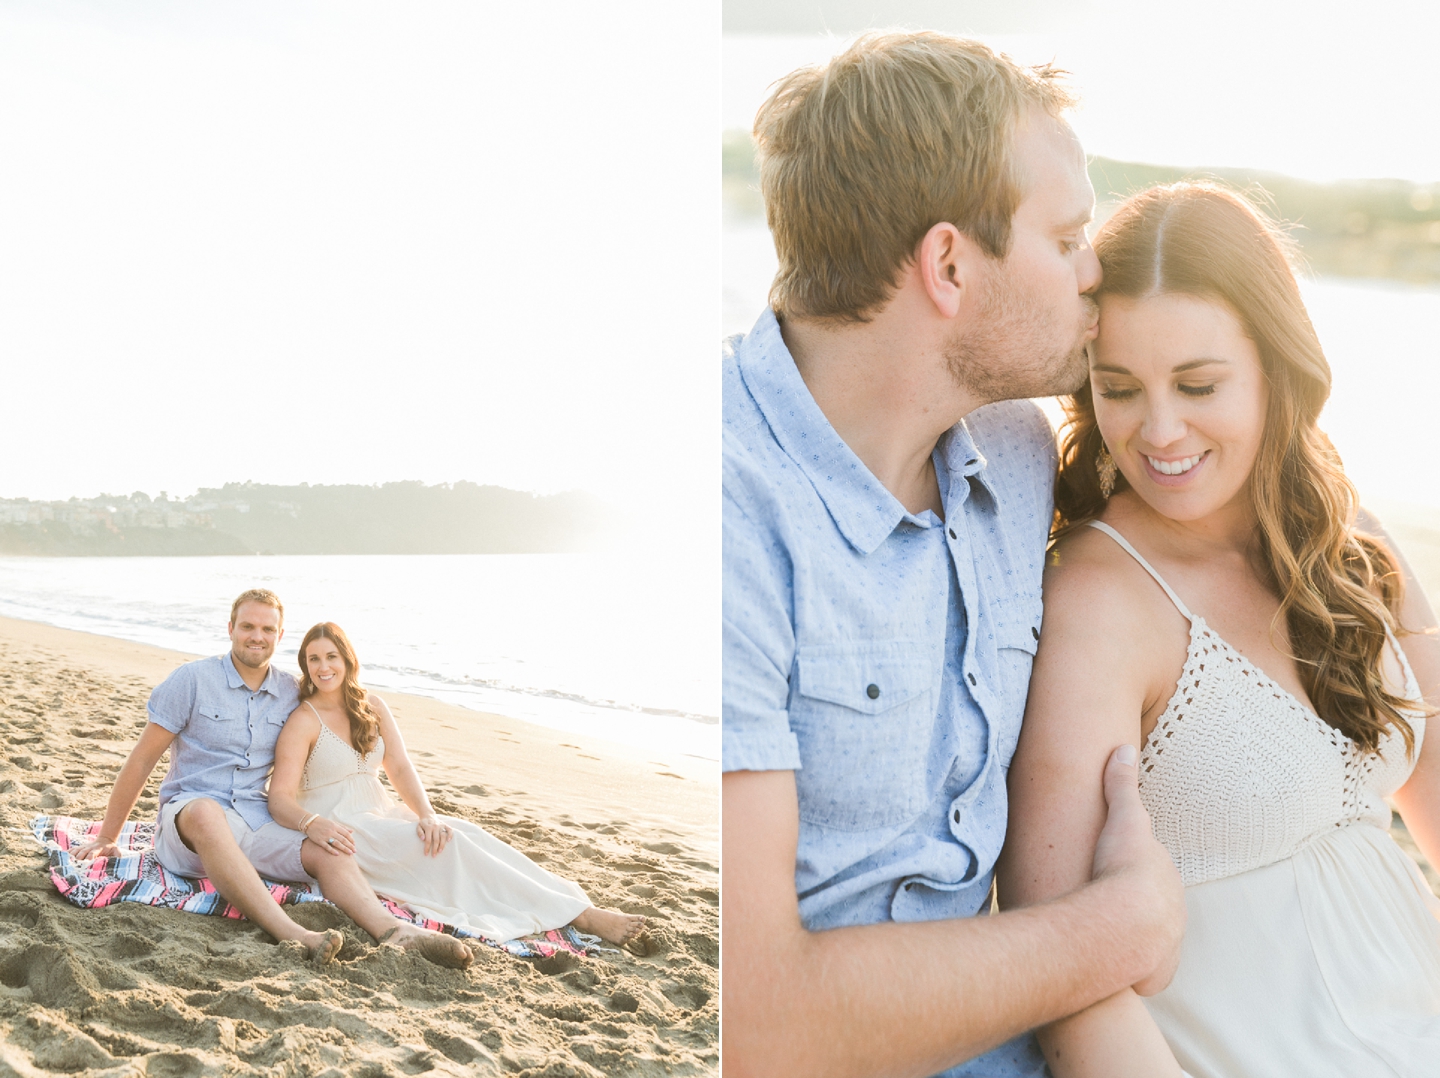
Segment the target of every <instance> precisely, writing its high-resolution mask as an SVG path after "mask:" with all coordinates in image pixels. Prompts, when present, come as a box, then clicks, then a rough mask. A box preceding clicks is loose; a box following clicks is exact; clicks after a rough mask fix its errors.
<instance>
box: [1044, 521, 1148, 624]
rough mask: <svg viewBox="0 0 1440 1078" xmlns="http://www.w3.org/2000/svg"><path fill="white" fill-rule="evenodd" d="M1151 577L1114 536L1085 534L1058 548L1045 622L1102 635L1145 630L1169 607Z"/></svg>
mask: <svg viewBox="0 0 1440 1078" xmlns="http://www.w3.org/2000/svg"><path fill="white" fill-rule="evenodd" d="M1169 605H1170V604H1169V601H1168V600H1167V599H1166V598H1165V594H1164V593H1163V592H1162V591H1160V589H1159V588H1158V587H1157V586H1156V585H1155V582H1154V581H1153V580H1152V579H1151V578H1150V575H1149V574H1148V573H1147V572H1146V571H1145V570H1144V569H1143V568H1141V566H1140V563H1139V562H1137V561H1136V560H1135V559H1134V558H1132V557H1131V556H1130V555H1129V554H1128V553H1126V551H1125V550H1124V549H1123V548H1122V547H1121V546H1120V544H1119V543H1117V542H1115V540H1114V539H1112V538H1111V537H1110V536H1108V535H1106V534H1105V533H1104V532H1102V531H1100V530H1099V529H1097V528H1081V529H1079V530H1078V531H1074V532H1071V533H1070V534H1069V535H1067V536H1065V537H1064V538H1062V539H1061V540H1060V541H1059V542H1058V543H1056V544H1055V547H1054V549H1052V550H1051V552H1050V558H1049V560H1048V563H1047V564H1046V567H1045V618H1046V620H1047V621H1048V620H1050V619H1051V618H1052V617H1056V618H1058V619H1060V620H1065V621H1068V620H1070V619H1072V618H1078V619H1083V620H1084V621H1085V622H1086V623H1088V624H1090V625H1091V626H1093V627H1094V628H1096V629H1111V630H1124V629H1141V628H1143V626H1144V625H1146V624H1147V623H1150V622H1152V620H1153V618H1154V616H1155V613H1156V611H1157V610H1162V609H1163V608H1165V607H1168V606H1169Z"/></svg>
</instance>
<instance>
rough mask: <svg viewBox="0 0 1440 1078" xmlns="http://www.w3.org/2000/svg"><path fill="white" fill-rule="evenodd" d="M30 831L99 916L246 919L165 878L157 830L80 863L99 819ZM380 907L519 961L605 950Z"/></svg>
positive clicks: (571, 932) (571, 933) (62, 821)
mask: <svg viewBox="0 0 1440 1078" xmlns="http://www.w3.org/2000/svg"><path fill="white" fill-rule="evenodd" d="M30 830H31V833H33V834H34V836H35V839H36V841H38V842H39V843H40V844H41V845H42V846H44V847H45V849H46V851H47V852H48V853H49V855H50V879H51V881H52V882H53V883H54V884H55V887H56V889H57V890H58V891H59V892H60V893H61V894H62V895H64V896H65V897H66V898H67V899H69V900H70V901H71V902H73V903H75V905H77V906H81V907H83V908H85V909H99V908H100V907H102V906H109V905H112V904H113V903H116V902H139V903H141V904H142V905H146V906H162V907H164V908H166V909H172V910H182V911H184V912H185V913H200V914H205V915H207V916H211V917H233V918H235V919H237V920H244V919H245V918H244V915H243V914H242V913H241V912H240V911H239V910H237V909H236V908H235V907H234V906H232V905H230V903H228V902H226V901H225V899H223V898H221V897H220V893H219V892H218V891H216V890H215V886H214V885H213V884H212V883H211V882H210V881H209V880H207V879H198V880H197V879H189V878H187V877H185V876H177V875H175V874H174V873H172V872H167V871H166V869H165V866H164V865H162V864H161V863H160V861H159V859H158V858H157V857H156V856H155V853H154V849H153V847H154V844H155V825H154V824H153V823H140V822H136V821H131V822H129V823H127V824H126V825H125V826H124V827H122V828H121V829H120V838H119V840H118V841H117V842H116V845H117V846H119V847H120V849H121V850H123V851H124V852H123V853H122V854H121V855H120V856H119V857H108V858H107V857H97V858H95V860H93V861H77V860H74V859H73V858H71V856H70V849H71V847H73V846H78V845H80V844H81V843H83V842H86V841H88V840H90V839H92V838H95V837H96V836H98V835H99V834H100V821H98V820H77V819H73V818H72V817H69V816H36V817H35V818H34V819H33V820H31V821H30ZM262 882H263V883H264V884H265V886H266V887H268V888H269V889H270V894H271V895H273V896H274V898H275V901H276V902H278V903H280V904H281V905H282V906H292V905H299V904H301V903H305V902H324V901H325V899H324V897H322V896H321V894H320V889H319V888H318V887H316V886H315V885H314V884H305V883H282V882H278V881H275V880H263V881H262ZM380 901H381V902H382V903H384V904H385V907H386V908H387V909H389V910H390V912H391V913H393V914H394V915H395V916H396V917H399V918H401V919H402V920H405V921H409V922H410V923H411V924H416V925H419V926H421V927H422V928H428V929H432V930H434V931H436V932H448V933H449V934H450V935H452V936H459V937H460V938H461V939H475V940H479V941H480V942H482V943H486V944H488V945H490V946H491V947H498V948H499V949H501V950H503V951H507V952H508V953H510V954H512V955H515V956H516V957H517V958H548V957H550V956H551V955H553V954H555V953H556V952H557V951H569V952H570V953H572V954H577V955H584V954H586V953H594V952H596V951H597V950H601V949H603V948H601V947H600V943H601V941H600V939H599V938H598V937H596V936H587V935H585V934H584V933H581V932H577V931H576V930H575V929H574V928H573V927H571V926H569V925H567V926H566V927H564V928H559V929H552V930H551V931H549V932H546V933H545V934H544V935H543V936H529V937H525V938H524V939H516V940H506V941H505V942H503V943H502V942H500V941H497V940H492V939H487V938H486V937H484V936H482V935H480V934H479V933H478V932H476V931H474V930H473V929H470V928H464V927H456V926H455V925H446V924H441V923H440V922H439V921H432V920H429V919H428V918H426V917H423V916H421V915H419V914H416V913H412V912H411V911H410V910H408V909H406V908H405V907H404V906H401V905H399V904H398V903H395V902H392V901H390V900H389V899H388V898H384V897H381V899H380Z"/></svg>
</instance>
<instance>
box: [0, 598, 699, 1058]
mask: <svg viewBox="0 0 1440 1078" xmlns="http://www.w3.org/2000/svg"><path fill="white" fill-rule="evenodd" d="M190 658H193V656H188V655H182V654H179V653H176V652H169V651H163V650H161V649H158V648H151V647H146V646H144V645H139V644H131V643H127V642H124V641H120V640H114V639H110V638H107V637H99V636H91V635H89V634H85V633H77V632H70V631H67V630H61V629H54V628H51V627H49V626H45V625H40V624H37V623H33V622H23V621H11V620H5V619H0V741H3V748H0V1078H6V1076H9V1075H23V1076H34V1075H40V1074H51V1073H55V1072H64V1073H72V1074H74V1073H85V1074H100V1073H105V1074H113V1075H117V1076H118V1075H146V1076H147V1078H195V1076H200V1075H222V1074H224V1075H231V1074H262V1073H263V1074H269V1075H277V1076H280V1075H285V1076H289V1075H305V1076H312V1075H313V1076H322V1075H323V1076H325V1078H339V1076H340V1075H357V1076H363V1078H380V1076H382V1075H414V1074H422V1073H423V1074H457V1075H459V1074H466V1075H473V1074H481V1075H483V1074H515V1075H530V1076H542V1075H543V1076H546V1078H561V1076H587V1078H588V1076H594V1075H645V1076H659V1075H670V1074H675V1075H689V1074H714V1073H716V1072H717V1071H718V1063H717V1040H718V1010H717V1007H718V970H717V965H718V953H719V948H718V903H719V895H718V886H719V881H718V872H717V866H718V847H719V841H718V802H717V794H718V776H717V766H716V765H715V763H714V762H713V761H705V760H700V759H696V758H693V757H686V756H683V755H681V754H678V753H671V754H665V753H658V752H644V751H639V750H630V749H627V748H625V747H623V746H617V745H615V744H613V743H609V742H602V741H598V740H596V741H588V740H586V739H585V738H581V737H576V736H574V735H570V734H564V733H559V732H556V731H551V730H547V729H544V728H541V727H537V726H532V725H528V724H525V723H520V722H516V721H514V720H510V719H505V718H502V717H499V716H494V715H487V714H483V713H480V712H474V711H469V710H466V709H463V708H458V707H452V706H449V705H446V704H443V703H439V702H436V701H433V700H429V699H425V698H422V697H414V696H404V695H401V694H394V693H386V694H384V695H385V699H386V701H387V702H388V703H389V704H390V706H391V708H392V710H393V711H394V712H395V715H396V718H397V720H398V722H399V725H400V729H401V731H402V733H403V734H404V736H405V739H406V742H407V745H408V746H409V748H410V752H411V755H412V756H413V757H414V759H415V761H416V766H417V768H418V770H419V771H420V774H421V777H422V779H423V780H424V781H425V783H426V785H427V787H428V789H429V790H430V792H431V797H432V800H433V801H434V803H435V806H436V808H437V810H438V811H440V812H443V813H448V814H450V815H454V816H459V817H462V818H465V819H469V820H473V821H474V822H476V823H478V824H480V825H482V826H483V827H485V828H487V829H488V830H489V831H491V832H492V833H493V834H495V835H496V836H498V837H499V838H502V839H504V840H505V841H506V842H509V843H510V844H512V845H514V846H515V847H517V848H519V849H520V850H522V851H524V852H525V853H527V854H528V855H530V856H531V857H533V858H534V859H535V860H537V861H542V862H543V863H545V864H546V865H547V867H549V868H551V869H552V870H554V871H557V872H559V873H561V874H562V875H565V876H568V877H570V878H572V879H574V880H576V881H577V882H579V883H580V884H581V885H582V886H583V887H584V888H585V890H586V891H587V892H588V893H589V895H590V897H591V899H592V900H593V901H595V902H596V904H597V905H602V906H613V907H618V908H621V909H624V910H627V911H630V912H634V913H642V914H645V915H647V916H648V917H649V918H650V919H651V929H650V932H649V941H648V944H647V945H646V946H645V947H644V948H643V949H644V950H645V951H646V953H644V954H630V953H628V952H622V953H606V954H601V955H598V956H592V957H588V958H584V959H581V958H576V957H574V956H570V955H566V954H560V955H556V956H554V957H553V958H550V959H542V960H532V959H519V958H515V957H512V956H511V955H508V954H505V953H503V952H501V951H499V950H495V949H492V948H489V947H483V946H481V947H478V948H477V952H476V960H475V962H474V964H473V965H472V966H471V967H470V968H469V969H468V970H466V971H463V972H457V971H453V970H446V969H441V968H439V967H437V966H434V965H432V964H430V963H428V962H426V961H425V960H424V959H422V958H420V957H418V956H411V955H408V954H405V953H402V952H400V951H398V950H396V949H395V948H391V947H377V946H375V944H374V942H373V941H372V940H371V939H370V937H369V936H368V935H366V934H365V933H364V932H362V931H360V930H359V929H358V928H357V927H356V926H355V925H354V924H353V923H352V922H351V921H350V920H349V919H348V918H347V917H345V916H344V915H343V914H341V913H340V912H339V911H338V910H336V909H334V908H333V907H330V906H328V905H320V904H315V905H310V906H303V907H291V909H292V910H293V911H294V916H295V918H296V919H297V920H300V921H302V922H303V923H305V924H307V925H309V926H310V927H312V928H320V927H332V926H333V927H337V928H339V929H341V931H342V932H344V934H345V938H346V942H345V946H344V948H343V950H342V951H341V954H340V959H339V960H338V961H337V962H336V963H335V964H333V965H331V966H329V967H325V968H323V969H316V968H315V967H313V966H311V965H310V964H308V963H307V962H306V961H305V960H304V958H303V955H302V954H301V953H300V951H299V948H298V947H297V946H296V945H293V944H291V945H285V946H277V945H276V944H275V943H274V942H273V941H272V940H271V939H270V938H269V937H268V936H266V935H265V934H264V933H262V932H261V931H260V930H259V929H258V928H256V927H254V926H253V925H251V924H250V923H248V922H238V921H233V920H227V919H224V918H219V917H205V916H199V915H196V914H191V913H181V912H176V911H171V910H164V909H156V908H151V907H147V906H142V905H137V904H131V903H120V904H117V905H113V906H109V907H106V908H104V909H98V910H84V909H80V908H78V907H76V906H73V905H71V904H70V903H69V902H67V901H66V900H65V899H63V898H61V897H60V895H59V894H58V893H57V892H56V891H55V889H54V887H53V886H52V885H51V883H50V880H49V877H48V874H47V872H46V871H45V865H46V860H45V855H44V853H43V851H42V850H41V848H40V847H39V845H38V844H37V843H36V842H35V841H34V840H33V839H32V838H31V837H30V836H29V828H28V826H27V825H28V822H29V820H30V819H31V818H32V817H34V816H35V815H36V814H39V813H50V814H64V815H68V816H75V817H82V818H95V819H98V818H99V817H100V816H101V815H102V814H103V812H104V807H105V801H106V798H107V797H108V795H109V791H110V785H111V782H112V780H113V777H114V775H115V773H116V771H117V770H118V768H119V766H120V763H121V762H122V761H123V759H124V757H125V755H126V754H127V753H128V751H129V749H130V747H131V745H132V744H133V742H134V740H135V738H136V737H137V736H138V735H139V732H140V730H141V729H142V728H143V725H144V722H145V701H146V698H147V697H148V695H149V692H150V689H151V688H152V687H153V686H154V685H155V684H156V683H157V682H158V681H159V680H161V679H162V678H163V677H164V676H165V675H166V674H168V673H169V672H170V671H171V670H172V669H174V667H175V666H177V665H178V664H180V663H182V662H185V661H187V660H188V659H190ZM165 766H166V765H165V763H164V761H162V763H161V765H160V767H158V768H157V769H156V772H155V775H154V776H153V777H152V780H151V782H150V785H149V786H148V787H147V789H146V791H145V793H144V795H143V796H142V798H141V801H140V803H139V805H138V806H137V808H136V811H135V818H137V819H150V818H153V815H154V812H155V810H156V801H155V795H156V790H157V789H158V785H159V780H160V778H161V776H162V774H163V771H164V768H165Z"/></svg>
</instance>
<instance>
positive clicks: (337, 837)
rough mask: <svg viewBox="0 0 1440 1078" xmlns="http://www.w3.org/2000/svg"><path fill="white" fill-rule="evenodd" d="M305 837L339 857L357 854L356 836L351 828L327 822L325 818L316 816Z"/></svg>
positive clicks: (306, 829)
mask: <svg viewBox="0 0 1440 1078" xmlns="http://www.w3.org/2000/svg"><path fill="white" fill-rule="evenodd" d="M305 837H306V838H308V839H309V840H310V841H311V842H313V843H315V844H316V845H317V846H319V847H320V848H321V849H322V850H324V851H326V852H327V853H333V854H335V856H337V857H341V856H348V855H350V854H353V853H354V852H355V836H354V834H353V833H352V832H351V830H350V828H348V827H346V826H344V825H343V824H338V823H336V822H335V821H334V820H327V819H326V818H325V817H324V816H316V817H315V819H313V820H311V821H310V826H309V827H307V828H305Z"/></svg>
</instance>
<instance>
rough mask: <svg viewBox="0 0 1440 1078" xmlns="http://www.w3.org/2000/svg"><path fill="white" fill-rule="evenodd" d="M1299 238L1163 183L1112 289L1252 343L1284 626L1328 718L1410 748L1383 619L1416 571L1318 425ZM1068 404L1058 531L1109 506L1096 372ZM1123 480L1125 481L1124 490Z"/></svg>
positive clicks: (1116, 241) (1137, 210)
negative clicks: (1221, 310)
mask: <svg viewBox="0 0 1440 1078" xmlns="http://www.w3.org/2000/svg"><path fill="white" fill-rule="evenodd" d="M1288 246H1289V244H1288V238H1287V237H1286V236H1285V235H1284V234H1283V233H1282V232H1281V231H1280V230H1279V229H1278V227H1277V226H1276V225H1275V224H1274V223H1273V222H1271V221H1270V220H1269V219H1267V218H1266V217H1265V216H1264V215H1263V214H1262V213H1261V212H1260V211H1259V210H1257V209H1256V208H1255V207H1254V206H1253V205H1251V204H1250V202H1248V201H1247V200H1246V199H1244V198H1243V197H1241V196H1240V195H1239V194H1237V193H1235V192H1233V191H1230V190H1228V189H1226V188H1224V187H1221V186H1219V185H1217V184H1211V183H1176V184H1170V185H1168V186H1163V187H1153V188H1151V189H1150V190H1148V191H1144V192H1141V193H1140V194H1138V195H1135V196H1134V197H1132V198H1131V199H1129V200H1128V201H1127V202H1126V203H1125V204H1124V205H1122V206H1121V207H1120V208H1119V209H1118V210H1117V211H1116V212H1115V214H1114V216H1112V217H1111V218H1110V219H1109V220H1108V221H1107V222H1106V223H1105V225H1104V227H1103V228H1101V230H1100V232H1099V234H1098V235H1097V236H1096V237H1095V253H1096V254H1097V255H1098V256H1099V259H1100V264H1101V266H1102V267H1103V269H1104V271H1105V277H1104V282H1103V284H1102V285H1101V288H1100V294H1101V295H1102V296H1103V295H1115V296H1126V297H1130V298H1134V299H1140V298H1144V297H1147V296H1155V295H1164V294H1172V295H1186V296H1195V297H1198V298H1202V299H1207V300H1213V301H1218V302H1219V303H1221V304H1223V305H1224V306H1225V307H1226V308H1227V309H1228V310H1230V311H1231V312H1232V313H1233V314H1234V315H1235V316H1236V317H1237V318H1238V319H1239V320H1240V324H1241V326H1242V327H1243V328H1244V330H1245V333H1246V335H1247V336H1248V337H1249V338H1250V339H1251V340H1252V341H1254V342H1255V345H1256V348H1257V349H1258V351H1259V353H1260V365H1261V368H1262V370H1263V371H1264V374H1265V378H1266V380H1267V382H1268V383H1269V386H1270V400H1269V406H1268V410H1267V414H1266V417H1265V432H1264V435H1263V436H1262V438H1261V442H1260V449H1259V452H1258V454H1257V456H1256V459H1255V465H1254V468H1253V470H1252V471H1251V474H1250V496H1251V499H1252V500H1253V502H1254V508H1255V515H1256V518H1257V521H1258V528H1257V535H1256V540H1257V550H1256V563H1257V566H1258V567H1259V568H1260V570H1261V571H1262V572H1264V573H1267V574H1268V575H1269V577H1270V581H1271V583H1272V585H1273V586H1274V588H1275V590H1276V593H1277V594H1278V595H1279V596H1280V610H1279V613H1277V614H1276V621H1275V625H1276V626H1278V625H1279V624H1280V623H1281V622H1280V619H1282V618H1283V619H1284V622H1283V623H1284V625H1285V627H1286V628H1287V629H1288V630H1289V633H1288V635H1289V640H1290V647H1291V649H1292V651H1293V654H1294V656H1295V659H1296V661H1297V665H1298V667H1299V672H1300V680H1301V682H1302V683H1303V684H1304V686H1305V691H1306V692H1307V693H1309V695H1310V700H1311V702H1312V703H1313V704H1314V705H1315V710H1316V712H1317V714H1319V715H1320V716H1321V717H1323V718H1324V719H1325V721H1326V722H1328V723H1329V724H1330V725H1331V726H1332V727H1334V728H1335V729H1336V730H1339V731H1340V732H1341V733H1343V734H1345V735H1346V736H1347V737H1349V738H1350V739H1351V740H1352V741H1354V742H1355V743H1356V744H1357V745H1359V746H1360V747H1362V748H1363V749H1365V750H1366V751H1369V752H1374V751H1376V750H1377V749H1378V747H1379V744H1380V739H1381V738H1382V737H1383V736H1384V735H1385V732H1386V730H1387V729H1389V728H1393V729H1395V730H1397V731H1399V733H1400V734H1401V736H1402V737H1403V738H1404V741H1405V746H1406V751H1407V753H1410V754H1412V755H1413V753H1414V750H1415V734H1414V731H1413V730H1412V729H1411V727H1410V724H1409V723H1408V722H1407V721H1406V720H1405V716H1404V715H1403V714H1402V709H1403V708H1407V707H1408V708H1413V707H1414V706H1415V705H1414V704H1413V703H1412V702H1410V701H1406V700H1404V699H1402V698H1400V697H1397V696H1395V695H1393V694H1391V693H1390V692H1388V691H1387V690H1386V689H1385V683H1384V680H1383V678H1382V676H1381V660H1382V656H1383V649H1384V647H1385V631H1386V628H1387V626H1388V627H1389V628H1391V629H1392V630H1395V631H1398V614H1399V610H1400V603H1401V599H1402V588H1403V581H1402V577H1401V575H1400V572H1399V568H1398V565H1397V563H1396V560H1395V558H1394V556H1393V555H1392V554H1391V553H1390V550H1389V549H1388V548H1387V547H1386V545H1385V544H1384V543H1383V542H1382V541H1380V540H1379V539H1377V538H1374V537H1372V536H1369V535H1365V534H1362V533H1360V532H1358V531H1357V530H1356V527H1355V519H1356V513H1357V510H1358V508H1359V504H1358V499H1357V496H1356V493H1355V488H1354V487H1353V486H1352V485H1351V483H1350V480H1349V479H1347V478H1346V476H1345V472H1344V470H1343V469H1342V468H1341V465H1340V457H1339V455H1338V454H1337V453H1336V452H1335V449H1334V447H1333V446H1332V445H1331V444H1330V439H1329V438H1327V437H1326V436H1325V435H1324V433H1322V432H1321V430H1320V429H1319V428H1318V427H1317V426H1316V425H1315V424H1316V420H1317V419H1318V417H1319V415H1320V409H1321V408H1322V407H1323V406H1324V404H1325V400H1326V398H1327V397H1328V396H1329V395H1330V365H1329V364H1328V363H1327V362H1326V360H1325V355H1324V353H1323V352H1322V351H1321V349H1320V340H1319V338H1318V337H1317V336H1316V335H1315V328H1314V327H1313V326H1312V325H1311V324H1310V317H1309V315H1308V314H1306V312H1305V305H1304V302H1303V301H1302V300H1301V298H1300V289H1299V286H1298V285H1297V283H1296V280H1295V273H1294V271H1293V269H1292V268H1291V265H1290V262H1289V260H1288V259H1287V257H1286V251H1287V249H1288ZM1065 410H1066V423H1065V425H1064V427H1063V429H1062V433H1061V448H1060V474H1059V477H1058V479H1057V482H1056V491H1055V503H1056V512H1055V527H1054V529H1053V531H1052V535H1053V536H1054V537H1055V538H1059V537H1060V536H1061V535H1064V534H1065V533H1067V532H1070V531H1073V530H1074V529H1075V528H1077V527H1079V526H1080V525H1081V524H1084V523H1085V522H1086V521H1088V520H1092V519H1094V518H1095V517H1097V516H1099V515H1100V513H1101V511H1102V510H1103V509H1104V507H1105V498H1104V496H1103V495H1102V494H1101V493H1100V480H1099V477H1098V475H1097V458H1098V457H1099V454H1100V449H1101V445H1102V442H1101V437H1100V430H1099V427H1098V426H1097V425H1096V422H1095V405H1094V399H1093V397H1092V395H1091V388H1090V386H1089V384H1088V383H1087V384H1086V385H1085V386H1084V387H1082V388H1081V389H1080V391H1079V392H1078V393H1076V394H1075V395H1074V396H1073V397H1071V398H1069V399H1068V400H1067V401H1066V403H1065ZM1125 486H1126V483H1125V480H1124V476H1117V478H1116V483H1115V489H1116V490H1123V489H1125Z"/></svg>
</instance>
